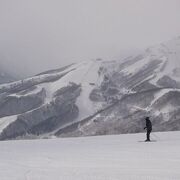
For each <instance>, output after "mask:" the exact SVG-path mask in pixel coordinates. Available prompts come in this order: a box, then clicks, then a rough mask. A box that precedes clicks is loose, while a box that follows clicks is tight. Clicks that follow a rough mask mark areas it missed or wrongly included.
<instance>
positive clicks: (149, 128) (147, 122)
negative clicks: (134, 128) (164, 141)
mask: <svg viewBox="0 0 180 180" xmlns="http://www.w3.org/2000/svg"><path fill="white" fill-rule="evenodd" d="M144 129H147V131H152V123H151V121H150V120H149V119H146V127H145V128H144Z"/></svg>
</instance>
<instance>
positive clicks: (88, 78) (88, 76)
mask: <svg viewBox="0 0 180 180" xmlns="http://www.w3.org/2000/svg"><path fill="white" fill-rule="evenodd" d="M100 65H101V62H100V61H85V62H81V63H79V64H76V65H74V68H75V70H73V71H71V72H69V73H68V74H67V75H65V76H64V77H62V78H61V79H59V80H58V81H55V82H53V83H44V84H42V85H41V87H44V88H45V89H46V93H47V97H46V100H45V103H48V102H50V101H52V100H53V94H54V93H55V92H56V91H57V90H59V89H61V88H62V87H65V86H68V85H69V83H71V82H73V83H76V84H81V88H82V91H81V94H80V96H79V97H78V98H77V101H76V104H77V106H78V108H79V116H78V118H77V121H78V120H81V119H83V118H86V117H87V116H89V115H92V114H93V113H94V112H96V111H97V110H98V109H99V108H100V107H101V105H99V104H98V103H96V104H94V103H93V102H92V101H91V100H90V99H89V95H90V93H91V91H92V90H93V88H95V87H96V86H98V85H99V84H100V81H101V77H100V76H99V75H98V70H99V67H100ZM71 68H73V67H71ZM90 83H94V84H95V85H94V86H92V85H90Z"/></svg>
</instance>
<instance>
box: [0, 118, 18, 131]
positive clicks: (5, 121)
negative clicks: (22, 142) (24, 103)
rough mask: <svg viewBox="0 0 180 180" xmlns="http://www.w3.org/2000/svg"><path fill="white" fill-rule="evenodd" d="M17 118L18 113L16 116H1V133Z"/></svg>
mask: <svg viewBox="0 0 180 180" xmlns="http://www.w3.org/2000/svg"><path fill="white" fill-rule="evenodd" d="M16 120H17V115H14V116H6V117H3V118H0V133H1V132H2V131H3V129H5V128H6V127H7V126H8V125H9V124H11V123H12V122H14V121H16Z"/></svg>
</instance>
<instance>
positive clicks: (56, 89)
mask: <svg viewBox="0 0 180 180" xmlns="http://www.w3.org/2000/svg"><path fill="white" fill-rule="evenodd" d="M179 59H180V38H179V37H178V38H176V39H173V40H171V41H168V42H166V43H163V44H160V45H157V46H154V47H151V48H148V49H147V50H145V51H144V52H142V53H141V54H140V55H138V56H135V57H129V58H126V60H124V61H103V60H101V59H97V60H93V61H85V62H80V63H77V64H71V65H69V66H66V67H64V68H60V69H56V70H50V71H47V72H44V73H40V74H38V75H36V76H34V77H31V78H28V79H24V80H21V81H16V82H13V83H7V84H3V85H0V139H13V138H32V137H51V136H86V135H99V134H114V133H115V134H117V133H118V134H119V133H132V132H141V131H142V127H143V126H144V124H143V121H142V120H143V119H144V117H145V116H147V115H148V116H151V117H152V120H153V125H154V129H155V130H179V129H180V63H179ZM6 121H7V122H6Z"/></svg>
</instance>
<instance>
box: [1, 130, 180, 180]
mask: <svg viewBox="0 0 180 180" xmlns="http://www.w3.org/2000/svg"><path fill="white" fill-rule="evenodd" d="M144 138H145V134H131V135H116V136H114V135H113V136H102V137H86V138H67V139H50V140H19V141H2V142H0V179H1V180H179V179H180V132H166V133H152V139H156V140H157V142H148V143H145V142H139V141H141V140H144Z"/></svg>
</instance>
